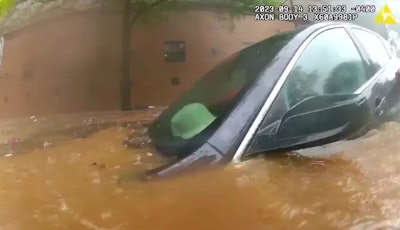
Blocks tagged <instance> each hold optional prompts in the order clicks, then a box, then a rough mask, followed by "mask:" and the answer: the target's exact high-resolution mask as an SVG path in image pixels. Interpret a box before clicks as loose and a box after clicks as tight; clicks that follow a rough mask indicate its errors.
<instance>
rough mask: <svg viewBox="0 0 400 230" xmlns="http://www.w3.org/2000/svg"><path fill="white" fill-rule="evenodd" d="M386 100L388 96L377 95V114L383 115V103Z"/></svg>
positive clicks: (378, 115)
mask: <svg viewBox="0 0 400 230" xmlns="http://www.w3.org/2000/svg"><path fill="white" fill-rule="evenodd" d="M385 102H386V98H380V97H377V98H376V99H375V116H377V117H380V116H382V115H383V111H384V110H383V108H382V107H383V105H384V104H385Z"/></svg>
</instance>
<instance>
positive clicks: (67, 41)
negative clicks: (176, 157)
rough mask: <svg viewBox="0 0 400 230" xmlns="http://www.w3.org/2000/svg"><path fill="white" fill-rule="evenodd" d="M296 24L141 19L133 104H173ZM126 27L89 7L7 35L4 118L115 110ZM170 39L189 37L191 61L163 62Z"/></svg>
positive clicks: (0, 97)
mask: <svg viewBox="0 0 400 230" xmlns="http://www.w3.org/2000/svg"><path fill="white" fill-rule="evenodd" d="M291 28H292V24H290V23H284V22H269V23H268V22H256V21H254V20H253V17H249V18H245V19H244V20H241V21H239V22H238V23H237V24H236V28H235V30H234V31H233V32H232V31H230V30H229V29H228V28H226V27H224V23H221V22H220V21H218V19H217V18H216V14H215V13H211V12H184V13H183V12H181V13H173V14H171V15H170V17H169V19H168V21H166V22H164V23H161V24H155V25H151V26H149V25H143V24H138V25H136V26H135V27H134V29H133V34H132V36H133V39H132V51H131V52H132V61H131V62H132V77H133V80H132V84H133V89H132V90H133V91H132V97H133V98H132V99H133V103H134V104H135V105H139V106H144V105H167V104H168V103H170V102H171V101H172V100H173V99H174V98H176V97H177V96H178V95H179V94H180V93H181V92H182V91H183V90H186V89H187V88H188V87H189V86H190V85H191V84H193V82H194V81H195V80H196V79H198V78H199V77H200V76H201V75H202V74H204V73H205V72H206V71H207V70H208V69H209V68H211V67H212V66H213V65H215V64H216V63H217V62H219V61H220V60H221V59H223V58H224V57H226V56H227V55H229V54H232V53H233V52H235V51H237V50H239V49H241V48H243V42H255V41H259V40H262V39H264V38H266V37H268V36H271V35H273V34H275V33H276V32H278V31H282V30H287V29H291ZM120 29H121V21H120V16H119V15H116V14H109V13H104V12H92V11H91V12H83V13H74V14H70V15H65V16H62V17H59V18H56V19H54V20H51V21H45V22H42V23H39V24H35V25H31V26H29V27H25V28H23V29H20V30H18V31H15V32H13V33H9V34H7V35H6V36H5V49H4V56H3V60H2V65H1V68H0V118H5V117H21V116H31V115H50V114H58V113H75V112H86V111H101V110H117V109H118V108H119V90H118V84H119V82H118V80H119V76H120V66H121V64H120V63H121V62H120V50H121V48H120V47H121V45H120V40H121V38H120V34H121V31H120ZM169 40H183V41H185V42H186V61H185V62H182V63H166V62H164V60H163V54H164V53H163V52H164V47H163V44H164V41H169ZM212 49H214V52H213V51H212ZM171 77H179V78H180V83H181V84H180V85H178V86H176V85H171Z"/></svg>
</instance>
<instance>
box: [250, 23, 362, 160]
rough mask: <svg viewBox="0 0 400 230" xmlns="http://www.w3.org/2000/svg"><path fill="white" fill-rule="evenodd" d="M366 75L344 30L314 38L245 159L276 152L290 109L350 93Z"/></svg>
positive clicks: (259, 130)
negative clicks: (278, 134)
mask: <svg viewBox="0 0 400 230" xmlns="http://www.w3.org/2000/svg"><path fill="white" fill-rule="evenodd" d="M366 73H367V71H366V69H365V64H364V60H363V59H362V57H361V55H360V54H359V52H358V49H357V48H356V46H355V44H354V42H353V40H352V39H351V37H350V35H348V33H347V32H346V31H345V30H344V29H342V28H337V29H330V30H328V31H325V32H323V33H321V34H319V35H317V36H316V37H315V38H314V39H313V40H312V41H311V42H310V43H309V44H308V46H307V47H306V48H305V49H304V50H303V52H302V54H301V55H300V56H299V59H298V60H297V62H296V63H295V64H294V66H293V68H292V70H291V71H290V73H289V75H288V77H287V79H286V81H285V83H284V84H283V86H282V88H281V90H280V92H279V93H278V95H277V97H276V98H275V100H274V102H273V103H272V105H271V108H270V110H269V111H268V113H267V115H266V117H265V118H264V120H263V122H262V124H261V126H260V128H259V129H258V130H257V135H256V137H255V138H254V139H253V140H252V143H251V144H250V146H249V149H248V150H247V152H246V155H245V157H247V156H250V154H252V153H256V152H262V151H268V150H273V149H276V148H277V146H275V145H276V143H275V140H274V134H275V133H276V132H277V130H278V128H279V125H280V120H281V118H282V117H283V115H284V114H285V113H286V112H288V111H289V110H290V108H292V107H293V106H295V105H296V104H298V103H299V102H301V101H302V100H304V99H306V98H308V97H311V96H316V95H328V94H346V93H353V92H354V91H356V90H357V89H358V88H359V87H360V86H361V85H362V84H363V83H365V82H367V81H368V77H367V74H366ZM327 106H328V105H327Z"/></svg>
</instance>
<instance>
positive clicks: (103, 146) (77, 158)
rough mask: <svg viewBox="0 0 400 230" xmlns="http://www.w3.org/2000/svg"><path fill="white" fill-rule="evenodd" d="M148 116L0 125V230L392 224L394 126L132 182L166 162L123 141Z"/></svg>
mask: <svg viewBox="0 0 400 230" xmlns="http://www.w3.org/2000/svg"><path fill="white" fill-rule="evenodd" d="M155 114H156V112H146V113H141V114H139V115H138V114H137V113H124V114H112V115H104V114H102V115H95V116H94V115H85V116H80V115H76V116H69V117H58V118H42V119H39V118H35V117H31V118H30V119H26V120H24V121H18V122H17V121H8V122H3V123H1V124H0V125H2V126H3V128H2V134H0V139H1V141H2V143H3V144H2V145H1V149H0V150H1V151H2V152H1V153H2V154H3V157H1V158H0V168H1V170H0V207H1V208H0V230H3V229H4V230H14V229H15V230H39V229H40V230H43V229H74V230H75V229H76V230H79V229H82V230H86V229H87V230H125V229H129V230H206V229H207V230H214V229H215V230H223V229H231V230H233V229H234V230H242V229H243V230H268V229H273V230H275V229H351V230H359V229H360V230H361V229H368V230H376V229H399V228H400V167H399V165H400V141H399V140H400V139H399V137H400V124H398V123H394V122H392V123H388V124H385V125H384V126H383V127H382V128H380V129H379V130H373V131H371V132H370V133H369V134H368V135H366V136H365V137H363V138H361V139H358V140H355V141H351V142H341V143H335V144H332V145H329V146H326V147H324V148H317V149H310V150H306V151H300V152H298V153H297V154H296V153H291V154H281V155H275V156H270V157H263V158H257V159H253V160H249V161H247V162H243V163H240V164H236V165H229V166H227V167H224V168H221V169H213V170H206V171H202V172H197V173H190V174H189V173H187V174H183V175H181V176H178V177H175V178H171V179H167V180H159V181H153V182H141V181H140V180H138V179H137V175H138V174H139V173H140V172H143V170H145V169H149V168H152V167H155V166H157V165H159V164H161V163H163V162H164V159H162V158H160V157H158V155H157V154H155V152H154V150H153V149H151V147H150V146H148V145H146V144H144V145H133V146H134V148H132V147H129V148H128V147H126V144H125V145H124V144H123V143H124V141H126V138H127V136H128V137H131V138H132V137H133V136H135V135H137V136H141V135H143V134H142V132H143V129H144V127H145V124H144V123H141V122H139V121H140V120H141V119H147V120H151V119H152V117H154V116H155ZM93 117H95V118H93ZM139 140H142V139H139ZM125 143H126V142H125ZM298 154H303V155H307V156H308V157H305V156H300V155H298Z"/></svg>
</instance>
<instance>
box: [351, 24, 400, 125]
mask: <svg viewBox="0 0 400 230" xmlns="http://www.w3.org/2000/svg"><path fill="white" fill-rule="evenodd" d="M350 34H351V35H352V36H353V37H354V39H355V40H356V41H357V42H358V43H359V44H360V45H361V46H362V49H363V50H364V51H365V53H366V54H367V58H368V62H369V63H370V66H371V67H370V72H371V74H372V75H373V77H372V79H373V81H374V83H375V84H376V86H375V88H376V94H375V98H373V103H374V104H375V111H374V113H375V115H376V116H375V118H376V122H377V123H379V122H380V121H382V120H385V119H388V118H389V117H392V116H393V115H394V114H397V112H398V111H397V109H398V106H397V104H398V102H399V98H400V81H399V76H396V74H397V75H399V73H398V69H399V66H400V65H399V64H400V63H399V59H398V58H397V57H396V56H395V55H394V53H393V52H392V50H391V48H390V45H389V44H388V43H387V41H385V40H384V39H383V38H382V37H381V36H380V35H378V34H376V33H374V32H371V31H369V30H365V29H363V28H360V27H352V28H351V31H350ZM360 90H362V89H360Z"/></svg>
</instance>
